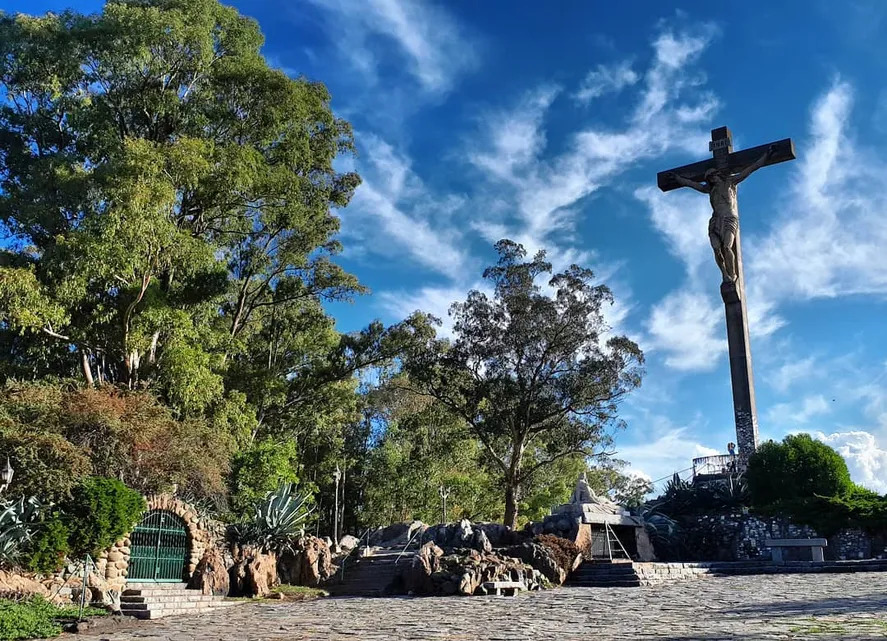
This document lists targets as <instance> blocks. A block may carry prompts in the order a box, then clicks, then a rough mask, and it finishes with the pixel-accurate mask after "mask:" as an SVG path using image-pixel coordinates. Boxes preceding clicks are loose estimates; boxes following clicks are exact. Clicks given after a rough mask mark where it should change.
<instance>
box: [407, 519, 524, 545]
mask: <svg viewBox="0 0 887 641" xmlns="http://www.w3.org/2000/svg"><path fill="white" fill-rule="evenodd" d="M422 538H423V540H424V541H433V542H434V543H435V544H436V545H437V546H438V547H441V548H443V549H445V550H452V549H459V548H470V549H473V550H477V551H478V552H485V553H488V552H490V551H492V549H493V548H494V547H500V546H503V545H514V544H516V543H519V542H520V540H521V539H522V538H523V535H521V534H516V533H515V532H513V531H512V530H511V528H508V527H506V526H504V525H500V524H498V523H471V522H470V521H468V520H465V519H463V520H462V521H460V522H459V523H441V524H439V525H434V526H431V527H429V528H428V529H427V530H426V531H425V533H424V535H423V537H422Z"/></svg>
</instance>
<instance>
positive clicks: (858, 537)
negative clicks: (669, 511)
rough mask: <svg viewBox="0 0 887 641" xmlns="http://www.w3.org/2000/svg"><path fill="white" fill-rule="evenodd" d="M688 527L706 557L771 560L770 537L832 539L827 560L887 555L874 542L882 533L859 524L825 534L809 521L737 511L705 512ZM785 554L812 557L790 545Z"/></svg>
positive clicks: (793, 556) (798, 557) (886, 550)
mask: <svg viewBox="0 0 887 641" xmlns="http://www.w3.org/2000/svg"><path fill="white" fill-rule="evenodd" d="M685 529H686V530H688V531H689V532H690V533H692V534H695V535H696V536H698V537H699V540H700V548H699V549H700V551H701V553H703V552H704V553H707V554H706V556H708V557H710V558H707V559H705V560H711V561H742V560H754V559H761V560H768V559H770V558H771V549H770V548H768V547H767V546H766V545H765V541H766V540H767V539H810V538H827V539H828V547H826V548H825V550H824V553H825V558H826V559H827V560H833V561H843V560H850V559H868V558H887V549H883V547H882V546H879V545H878V544H877V543H875V544H873V542H876V541H878V540H879V539H878V537H877V536H875V535H872V534H870V533H868V532H865V531H863V530H860V529H858V528H847V529H844V530H841V531H839V532H838V533H837V534H835V535H833V536H830V537H825V536H823V535H821V534H819V533H818V532H817V531H816V530H815V529H813V528H812V527H810V526H809V525H798V524H795V523H792V522H791V521H789V520H788V519H785V518H780V517H772V518H761V517H758V516H754V515H751V514H743V513H741V512H736V513H731V514H721V515H702V516H699V517H696V521H695V524H693V525H691V526H687V527H685ZM785 554H786V556H785V558H786V560H793V561H805V560H809V552H808V551H806V550H794V549H791V548H789V549H786V550H785ZM805 555H807V556H805ZM796 556H797V558H795V557H796Z"/></svg>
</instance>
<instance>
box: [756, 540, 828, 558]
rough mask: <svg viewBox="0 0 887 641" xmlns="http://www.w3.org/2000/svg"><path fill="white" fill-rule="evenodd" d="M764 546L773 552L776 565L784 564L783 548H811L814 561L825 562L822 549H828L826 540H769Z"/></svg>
mask: <svg viewBox="0 0 887 641" xmlns="http://www.w3.org/2000/svg"><path fill="white" fill-rule="evenodd" d="M764 545H765V546H767V547H768V548H773V549H772V550H771V552H772V555H773V562H774V563H782V562H783V560H782V548H810V551H811V553H812V554H813V560H814V561H824V560H825V557H824V556H823V554H822V548H824V547H828V541H827V540H826V539H767V540H765V541H764Z"/></svg>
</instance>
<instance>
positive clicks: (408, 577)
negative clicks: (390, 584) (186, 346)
mask: <svg viewBox="0 0 887 641" xmlns="http://www.w3.org/2000/svg"><path fill="white" fill-rule="evenodd" d="M442 556H443V550H441V549H440V548H439V547H437V546H436V545H435V544H434V542H428V543H426V544H425V545H423V546H422V547H421V548H420V549H419V551H418V552H417V553H416V555H415V556H414V557H413V560H412V562H411V563H410V565H408V566H407V567H406V568H404V570H403V573H402V574H401V580H402V582H403V586H404V590H406V592H407V594H432V593H433V592H434V582H433V581H432V579H431V576H432V575H433V574H434V573H435V572H437V571H438V570H439V569H440V557H442Z"/></svg>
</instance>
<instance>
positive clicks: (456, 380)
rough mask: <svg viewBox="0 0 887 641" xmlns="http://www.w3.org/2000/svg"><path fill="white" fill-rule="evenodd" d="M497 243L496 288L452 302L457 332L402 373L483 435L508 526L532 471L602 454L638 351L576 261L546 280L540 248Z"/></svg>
mask: <svg viewBox="0 0 887 641" xmlns="http://www.w3.org/2000/svg"><path fill="white" fill-rule="evenodd" d="M496 250H497V252H498V254H499V259H498V263H497V264H496V265H494V266H492V267H489V268H487V269H486V270H485V271H484V278H485V279H486V280H487V281H488V282H489V283H490V285H491V286H492V290H493V292H492V296H490V295H488V294H486V293H484V292H482V291H477V290H475V291H471V292H469V294H468V297H467V299H466V300H465V301H464V302H460V303H455V304H454V305H453V306H452V307H451V308H450V315H451V317H452V318H453V321H454V324H453V333H454V339H453V340H452V341H448V340H446V339H438V338H430V339H428V340H426V341H425V342H424V344H422V345H420V346H416V347H414V348H413V349H412V350H411V351H410V352H408V354H407V356H406V357H405V370H406V372H407V373H408V375H409V377H410V380H411V382H412V384H413V385H415V386H416V388H417V389H418V390H419V391H421V392H422V393H424V394H427V395H429V396H432V397H434V398H435V399H437V400H438V401H439V402H440V403H441V404H443V405H444V406H445V407H447V408H448V409H449V410H450V411H452V412H453V413H454V414H456V415H457V416H459V417H460V418H462V419H463V420H464V421H465V423H466V424H467V425H468V426H469V428H470V429H471V430H472V432H473V433H474V434H475V435H476V436H477V438H478V439H479V440H480V441H481V443H483V446H484V447H485V448H486V450H487V452H488V453H489V455H490V457H491V459H492V460H493V461H494V463H495V466H496V467H497V469H498V472H499V474H500V475H501V478H502V481H503V485H504V488H505V518H504V521H505V524H506V525H510V526H512V527H515V526H516V525H517V516H518V502H519V500H520V498H521V488H522V485H523V484H524V483H525V482H526V481H527V480H528V479H530V478H532V477H533V475H535V474H538V473H540V472H541V471H544V470H545V469H546V468H547V467H548V466H551V465H553V464H555V463H557V462H558V461H560V460H562V459H565V458H568V457H575V456H577V455H579V456H585V457H589V456H599V455H602V454H606V447H607V445H608V444H609V441H610V436H611V434H612V431H613V429H615V428H617V427H619V426H621V422H620V420H619V418H618V414H617V409H618V404H619V401H620V400H621V399H622V398H624V396H625V395H626V394H627V393H628V392H630V391H631V390H632V389H634V388H636V387H637V386H638V385H640V382H641V375H642V369H641V366H642V364H643V354H642V353H641V350H640V349H639V348H638V346H637V345H636V344H635V343H634V342H632V341H631V340H629V339H628V338H626V337H625V336H610V335H609V329H610V328H609V327H608V326H607V324H606V322H605V319H604V316H603V309H604V305H605V304H610V303H612V300H613V298H612V294H611V292H610V290H609V289H608V288H607V287H606V286H604V285H601V284H595V282H594V275H593V273H592V272H591V271H590V270H588V269H584V268H581V267H578V266H576V265H573V266H571V267H569V268H568V269H566V270H564V271H562V272H560V273H556V274H553V275H551V276H550V278H549V279H548V281H547V287H543V284H544V283H543V284H540V282H539V281H540V280H542V279H543V278H544V277H545V276H546V275H549V274H552V266H551V264H550V263H548V262H546V260H545V253H544V252H539V253H537V254H536V255H535V256H534V257H533V258H532V259H531V260H527V261H525V260H524V259H525V257H526V251H525V250H524V248H523V247H522V246H521V245H519V244H517V243H514V242H512V241H509V240H502V241H499V243H497V244H496ZM549 291H550V292H551V293H550V294H549V293H547V292H549Z"/></svg>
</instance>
